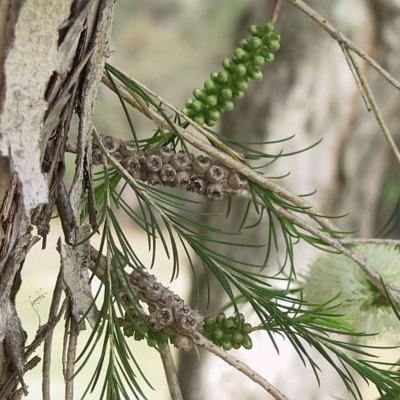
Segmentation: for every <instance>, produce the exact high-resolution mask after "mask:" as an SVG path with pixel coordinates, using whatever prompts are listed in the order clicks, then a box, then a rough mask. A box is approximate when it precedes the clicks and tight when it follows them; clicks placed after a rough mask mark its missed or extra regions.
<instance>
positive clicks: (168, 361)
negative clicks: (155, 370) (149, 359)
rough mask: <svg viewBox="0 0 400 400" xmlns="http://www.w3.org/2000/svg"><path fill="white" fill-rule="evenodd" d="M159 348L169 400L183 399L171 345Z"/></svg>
mask: <svg viewBox="0 0 400 400" xmlns="http://www.w3.org/2000/svg"><path fill="white" fill-rule="evenodd" d="M159 350H160V355H161V360H162V363H163V366H164V372H165V376H166V378H167V383H168V388H169V394H170V395H171V400H183V396H182V392H181V388H180V386H179V380H178V373H177V371H176V367H175V363H174V359H173V357H172V353H171V347H170V346H167V347H163V348H160V349H159Z"/></svg>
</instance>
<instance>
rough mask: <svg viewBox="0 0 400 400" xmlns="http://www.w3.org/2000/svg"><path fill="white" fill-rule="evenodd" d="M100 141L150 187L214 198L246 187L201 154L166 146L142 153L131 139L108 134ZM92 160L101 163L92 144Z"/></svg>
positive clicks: (234, 174) (240, 179)
mask: <svg viewBox="0 0 400 400" xmlns="http://www.w3.org/2000/svg"><path fill="white" fill-rule="evenodd" d="M101 141H102V144H103V146H104V148H105V149H106V150H107V151H108V152H109V153H110V154H111V155H112V156H113V157H114V159H116V160H117V161H119V162H120V163H121V165H122V166H123V167H124V168H125V170H126V172H127V173H128V174H129V175H131V176H132V177H133V178H134V179H139V180H142V181H145V182H148V183H149V184H150V185H153V186H155V185H162V186H169V187H176V188H180V189H185V190H187V191H189V192H194V193H198V194H202V195H204V196H206V197H208V198H210V199H213V200H220V199H222V198H223V196H224V193H231V194H234V193H235V191H237V190H240V189H244V188H246V187H247V179H246V178H245V177H243V176H242V175H240V174H239V173H238V172H236V171H232V170H231V169H229V168H227V167H226V166H224V165H222V164H219V163H218V162H215V161H214V160H212V159H211V158H210V157H207V156H204V155H200V156H197V157H194V156H193V155H192V154H187V153H185V152H183V151H180V152H178V153H175V152H173V151H172V150H171V149H170V148H169V147H167V146H163V147H152V148H150V149H148V150H146V151H145V152H143V151H139V150H138V149H137V148H136V146H135V143H134V142H133V141H132V140H128V141H123V140H120V139H117V138H114V137H111V136H103V137H101ZM92 159H93V164H94V165H99V164H101V163H102V162H103V159H102V153H101V150H100V149H99V148H98V147H97V145H95V144H93V151H92Z"/></svg>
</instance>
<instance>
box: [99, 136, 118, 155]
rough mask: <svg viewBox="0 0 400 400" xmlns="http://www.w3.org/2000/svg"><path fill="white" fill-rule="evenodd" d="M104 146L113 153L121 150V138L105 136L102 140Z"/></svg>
mask: <svg viewBox="0 0 400 400" xmlns="http://www.w3.org/2000/svg"><path fill="white" fill-rule="evenodd" d="M101 141H102V143H103V146H104V148H105V149H106V150H107V151H108V152H109V153H110V154H113V153H115V152H117V151H118V150H119V140H118V139H116V138H113V137H111V136H105V137H104V138H103V139H102V140H101Z"/></svg>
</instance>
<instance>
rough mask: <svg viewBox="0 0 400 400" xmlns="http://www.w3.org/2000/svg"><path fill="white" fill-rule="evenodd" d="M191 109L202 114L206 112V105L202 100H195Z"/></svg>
mask: <svg viewBox="0 0 400 400" xmlns="http://www.w3.org/2000/svg"><path fill="white" fill-rule="evenodd" d="M190 108H191V109H192V110H193V111H194V112H200V111H203V110H204V104H203V103H202V102H201V101H200V100H195V101H194V102H193V103H192V106H191V107H190Z"/></svg>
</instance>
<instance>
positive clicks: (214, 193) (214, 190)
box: [205, 183, 224, 200]
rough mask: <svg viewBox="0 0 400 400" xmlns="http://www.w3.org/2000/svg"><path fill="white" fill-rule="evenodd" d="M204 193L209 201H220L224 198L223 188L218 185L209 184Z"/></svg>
mask: <svg viewBox="0 0 400 400" xmlns="http://www.w3.org/2000/svg"><path fill="white" fill-rule="evenodd" d="M205 193H206V196H207V197H208V198H209V199H212V200H222V199H223V197H224V188H223V186H222V185H221V184H220V183H209V184H208V185H207V187H206V191H205Z"/></svg>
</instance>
